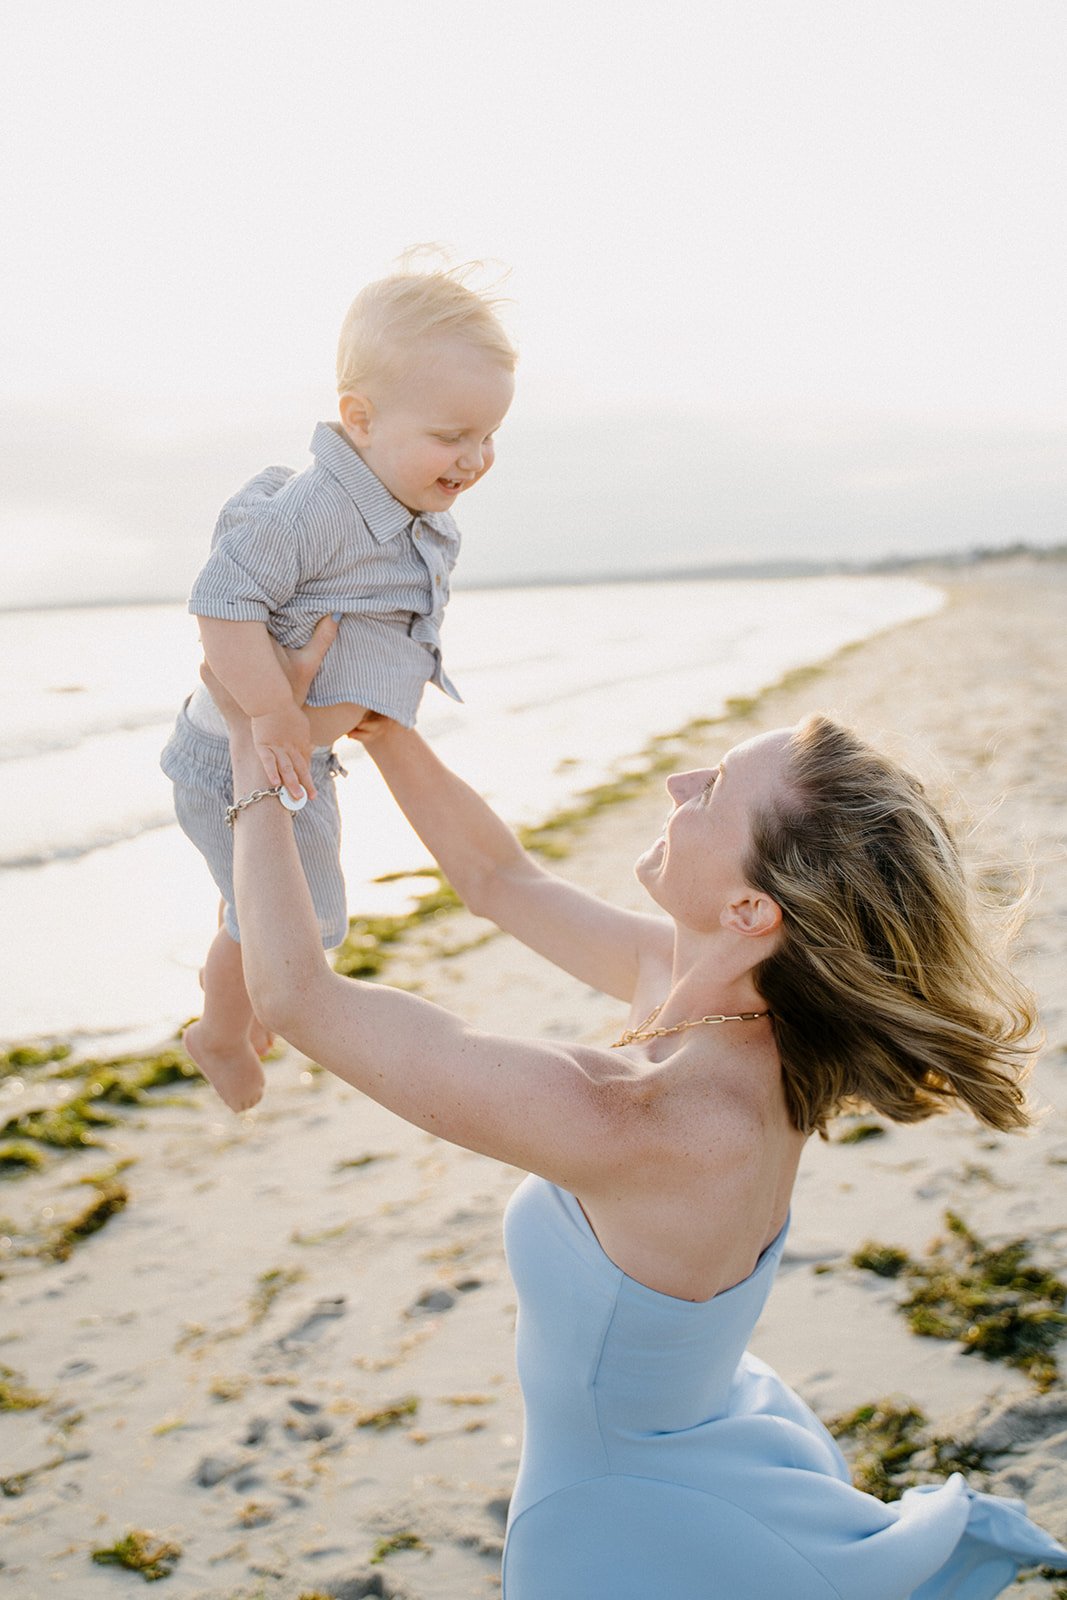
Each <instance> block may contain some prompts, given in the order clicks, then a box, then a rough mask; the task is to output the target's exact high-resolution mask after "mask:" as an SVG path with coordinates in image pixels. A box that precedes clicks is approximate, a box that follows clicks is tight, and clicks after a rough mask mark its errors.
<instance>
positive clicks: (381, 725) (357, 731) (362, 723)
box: [348, 711, 400, 745]
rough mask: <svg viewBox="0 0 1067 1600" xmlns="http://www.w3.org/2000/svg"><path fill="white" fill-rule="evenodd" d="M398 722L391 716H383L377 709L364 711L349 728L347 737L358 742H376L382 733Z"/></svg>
mask: <svg viewBox="0 0 1067 1600" xmlns="http://www.w3.org/2000/svg"><path fill="white" fill-rule="evenodd" d="M399 726H400V724H399V723H397V722H394V721H393V718H392V717H383V716H382V715H381V713H380V712H378V711H365V712H364V713H363V715H362V716H361V717H360V719H359V721H358V722H357V723H356V726H355V727H354V728H349V730H348V737H349V738H350V739H355V740H357V741H358V743H359V744H362V745H372V744H376V743H377V742H378V740H379V739H380V738H381V737H382V735H383V734H384V733H388V732H389V730H390V728H397V727H399Z"/></svg>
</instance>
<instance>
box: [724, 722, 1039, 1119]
mask: <svg viewBox="0 0 1067 1600" xmlns="http://www.w3.org/2000/svg"><path fill="white" fill-rule="evenodd" d="M787 759H788V763H789V765H788V769H787V779H786V784H785V788H784V793H783V795H782V797H781V799H780V800H777V801H776V802H775V803H774V804H773V805H772V807H770V808H765V809H764V810H763V811H762V813H761V814H760V815H759V816H758V817H757V818H756V819H754V825H753V829H752V843H751V849H750V856H749V860H748V862H747V864H746V871H747V876H748V879H749V882H750V883H751V884H752V886H753V887H754V888H757V889H760V890H762V891H763V892H764V893H766V894H768V895H770V896H771V897H772V898H773V899H774V900H775V901H776V902H777V903H778V905H779V906H780V907H781V910H782V929H781V935H780V940H779V944H778V946H777V948H776V950H775V953H774V954H773V955H771V956H769V957H768V958H767V959H766V960H765V961H763V962H762V963H761V964H760V965H759V967H758V968H757V969H756V971H755V973H754V978H755V982H756V986H757V988H758V990H759V992H760V994H761V995H762V996H763V997H764V999H765V1000H766V1002H767V1005H768V1006H769V1008H770V1009H771V1011H772V1012H773V1013H774V1029H775V1034H776V1036H777V1041H778V1047H779V1051H780V1054H781V1058H782V1072H783V1078H784V1083H785V1092H786V1098H787V1102H788V1106H789V1112H790V1115H791V1117H792V1120H793V1122H794V1123H795V1125H796V1127H797V1128H799V1129H801V1130H802V1131H803V1132H806V1133H807V1132H811V1131H813V1130H818V1131H819V1132H820V1133H824V1132H825V1126H826V1121H827V1118H828V1117H831V1116H833V1115H834V1114H835V1113H836V1112H838V1111H841V1110H846V1109H849V1108H854V1107H855V1106H857V1105H866V1106H869V1107H871V1108H873V1109H874V1110H875V1111H878V1112H881V1113H882V1114H883V1115H885V1116H887V1117H889V1118H892V1119H893V1120H894V1121H897V1122H918V1121H920V1120H921V1119H922V1118H924V1117H929V1116H932V1115H933V1114H935V1113H936V1112H939V1111H944V1110H947V1109H949V1108H950V1107H951V1106H962V1107H965V1108H966V1109H967V1110H969V1111H971V1112H973V1114H974V1115H975V1116H976V1117H977V1118H978V1119H979V1120H980V1121H982V1122H984V1123H987V1124H988V1125H989V1126H990V1127H993V1128H999V1129H1003V1130H1007V1129H1010V1128H1024V1127H1026V1126H1028V1125H1029V1123H1030V1121H1031V1117H1030V1113H1029V1111H1028V1109H1027V1104H1026V1097H1025V1094H1024V1092H1023V1089H1022V1087H1021V1080H1022V1078H1023V1077H1024V1076H1025V1072H1026V1070H1027V1067H1028V1065H1029V1060H1030V1057H1031V1055H1032V1054H1033V1046H1032V1045H1028V1044H1027V1043H1026V1040H1027V1037H1028V1036H1029V1035H1030V1034H1031V1032H1032V1030H1033V1027H1034V1023H1035V1020H1036V1019H1035V1006H1034V1000H1033V996H1032V995H1031V994H1030V993H1029V991H1028V990H1027V989H1026V988H1025V987H1024V986H1023V985H1022V984H1021V983H1020V982H1019V981H1018V980H1017V979H1016V978H1015V977H1014V976H1013V975H1012V973H1011V972H1010V970H1009V968H1008V967H1007V965H1006V963H1005V959H1004V953H1003V946H1004V944H1005V942H1006V940H1005V938H1004V937H1001V938H1000V939H997V938H995V937H994V929H993V927H992V925H991V923H990V922H989V919H987V918H986V917H985V916H984V915H983V912H982V908H981V906H980V905H979V902H978V899H977V896H976V894H975V892H974V891H973V890H972V888H971V887H970V885H969V884H968V881H967V877H966V875H965V873H964V870H963V866H962V864H961V861H960V857H959V854H958V852H957V849H956V846H955V844H954V842H953V840H952V837H951V834H950V833H949V830H948V828H947V827H946V825H945V823H944V821H943V820H942V818H941V816H940V815H939V813H938V811H937V810H936V809H935V807H934V806H933V805H932V804H931V802H930V801H929V799H928V798H927V797H926V794H925V793H924V790H923V787H922V784H921V783H919V781H918V780H917V779H916V778H914V777H912V776H911V775H910V774H909V773H907V772H905V771H904V770H903V769H902V768H901V767H898V766H897V765H896V764H895V763H894V762H892V761H890V760H888V759H887V758H885V757H884V756H881V755H879V754H878V753H877V752H876V751H875V750H872V749H871V748H870V746H869V745H867V744H865V743H864V741H863V740H862V739H860V738H859V737H858V736H857V735H856V734H854V733H852V732H851V731H850V730H849V729H847V728H844V727H842V726H840V724H838V723H835V722H832V721H830V720H829V719H828V718H826V717H821V716H815V717H810V718H809V719H808V720H807V721H805V722H803V723H801V724H800V726H799V727H798V728H797V729H796V730H795V731H794V733H793V736H792V738H791V740H790V743H789V745H788V746H787Z"/></svg>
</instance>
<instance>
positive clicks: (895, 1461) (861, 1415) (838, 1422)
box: [826, 1400, 926, 1500]
mask: <svg viewBox="0 0 1067 1600" xmlns="http://www.w3.org/2000/svg"><path fill="white" fill-rule="evenodd" d="M826 1426H827V1427H828V1428H829V1430H830V1432H831V1433H832V1434H833V1436H834V1438H835V1439H851V1440H853V1441H854V1444H855V1454H854V1456H853V1460H852V1463H851V1466H852V1481H853V1483H854V1484H855V1486H856V1488H857V1489H862V1490H863V1491H864V1493H865V1494H873V1495H875V1496H876V1497H877V1498H878V1499H879V1500H898V1499H899V1498H900V1496H901V1495H902V1494H903V1492H904V1490H905V1489H906V1488H908V1487H909V1486H910V1484H912V1483H913V1482H914V1481H915V1480H914V1478H913V1477H912V1476H911V1475H910V1473H909V1471H908V1468H909V1467H910V1465H911V1460H912V1457H913V1456H914V1455H916V1454H917V1453H918V1451H919V1450H921V1449H922V1448H923V1445H924V1443H925V1440H924V1438H923V1429H924V1428H925V1427H926V1417H925V1416H924V1414H923V1413H922V1412H921V1411H920V1410H919V1409H918V1407H916V1406H912V1405H906V1404H905V1405H900V1404H898V1403H897V1402H896V1401H895V1400H875V1401H871V1402H869V1403H868V1404H867V1405H862V1406H857V1407H856V1409H855V1410H854V1411H849V1412H845V1413H843V1414H842V1415H841V1416H837V1417H831V1418H830V1419H829V1421H828V1422H827V1424H826Z"/></svg>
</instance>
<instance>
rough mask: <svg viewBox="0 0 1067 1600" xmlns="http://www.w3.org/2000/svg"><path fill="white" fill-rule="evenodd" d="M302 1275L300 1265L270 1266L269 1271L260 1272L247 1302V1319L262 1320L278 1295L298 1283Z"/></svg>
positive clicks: (254, 1321)
mask: <svg viewBox="0 0 1067 1600" xmlns="http://www.w3.org/2000/svg"><path fill="white" fill-rule="evenodd" d="M303 1276H304V1273H303V1271H302V1269H301V1268H300V1267H272V1268H271V1269H270V1271H269V1272H261V1273H260V1275H259V1277H258V1278H257V1279H256V1287H255V1291H254V1293H253V1295H252V1298H251V1300H250V1302H249V1320H250V1321H251V1322H252V1323H256V1322H262V1321H263V1319H264V1317H265V1316H266V1315H267V1313H268V1311H269V1310H270V1308H271V1306H272V1305H273V1304H274V1302H275V1300H277V1298H278V1296H279V1295H280V1294H283V1293H284V1292H285V1290H286V1289H291V1288H292V1286H293V1284H294V1283H299V1282H300V1280H301V1278H302V1277H303Z"/></svg>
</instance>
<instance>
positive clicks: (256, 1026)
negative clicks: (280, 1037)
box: [248, 1017, 274, 1061]
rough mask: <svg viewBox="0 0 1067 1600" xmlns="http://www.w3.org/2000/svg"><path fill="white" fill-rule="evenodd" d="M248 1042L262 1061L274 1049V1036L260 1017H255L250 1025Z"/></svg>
mask: <svg viewBox="0 0 1067 1600" xmlns="http://www.w3.org/2000/svg"><path fill="white" fill-rule="evenodd" d="M248 1042H249V1044H250V1045H251V1046H252V1049H253V1050H254V1051H255V1052H256V1055H257V1056H258V1057H259V1059H260V1060H261V1061H262V1060H263V1059H264V1057H265V1056H268V1055H269V1054H270V1052H271V1051H272V1050H273V1049H274V1035H273V1033H271V1031H270V1029H269V1028H265V1027H264V1026H263V1024H262V1022H260V1020H259V1018H258V1017H253V1018H252V1021H251V1022H250V1023H249V1024H248Z"/></svg>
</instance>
